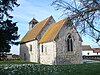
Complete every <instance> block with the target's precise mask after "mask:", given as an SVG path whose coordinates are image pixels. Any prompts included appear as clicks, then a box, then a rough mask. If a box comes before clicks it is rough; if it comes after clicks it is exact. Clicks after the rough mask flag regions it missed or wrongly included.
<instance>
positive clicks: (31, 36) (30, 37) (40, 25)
mask: <svg viewBox="0 0 100 75" xmlns="http://www.w3.org/2000/svg"><path fill="white" fill-rule="evenodd" d="M50 17H51V16H49V17H47V18H45V19H44V20H42V21H41V22H39V23H37V24H35V25H34V27H33V28H32V29H31V30H29V31H28V32H27V33H26V35H25V36H24V37H23V38H22V40H21V43H23V42H27V41H31V40H33V39H35V38H36V37H37V36H38V34H39V33H40V32H41V30H42V29H43V27H44V26H45V25H46V23H47V22H48V20H49V19H50ZM36 30H38V31H36Z"/></svg>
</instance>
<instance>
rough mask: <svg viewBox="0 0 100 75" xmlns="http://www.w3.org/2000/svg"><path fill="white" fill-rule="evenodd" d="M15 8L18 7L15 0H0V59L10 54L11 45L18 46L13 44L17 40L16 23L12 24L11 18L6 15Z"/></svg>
mask: <svg viewBox="0 0 100 75" xmlns="http://www.w3.org/2000/svg"><path fill="white" fill-rule="evenodd" d="M15 6H19V4H17V0H0V57H2V56H3V55H4V53H5V52H10V49H11V44H14V45H16V44H18V42H15V41H16V40H17V39H18V38H19V35H18V27H17V26H16V23H17V22H12V19H13V16H11V15H10V14H9V13H8V11H13V7H15Z"/></svg>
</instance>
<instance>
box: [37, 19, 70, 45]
mask: <svg viewBox="0 0 100 75" xmlns="http://www.w3.org/2000/svg"><path fill="white" fill-rule="evenodd" d="M68 19H69V18H67V19H66V18H64V19H62V20H60V21H58V22H56V23H54V24H52V25H51V26H50V27H49V28H48V29H47V31H46V32H45V34H44V35H43V37H42V38H41V39H40V41H39V42H40V43H43V42H48V41H52V40H54V39H55V38H56V36H57V34H58V33H59V31H60V29H61V28H62V26H63V25H64V24H65V23H66V22H67V21H68ZM52 33H53V35H52Z"/></svg>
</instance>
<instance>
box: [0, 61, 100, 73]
mask: <svg viewBox="0 0 100 75" xmlns="http://www.w3.org/2000/svg"><path fill="white" fill-rule="evenodd" d="M9 63H10V62H9ZM0 75H100V63H85V64H77V65H76V64H73V65H41V64H34V63H29V62H23V61H21V62H20V63H19V62H18V61H17V62H16V63H15V64H14V63H13V64H5V63H3V64H0Z"/></svg>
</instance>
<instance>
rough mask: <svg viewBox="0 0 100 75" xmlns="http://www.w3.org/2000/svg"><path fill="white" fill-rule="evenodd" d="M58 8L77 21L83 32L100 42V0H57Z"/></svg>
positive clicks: (55, 4)
mask: <svg viewBox="0 0 100 75" xmlns="http://www.w3.org/2000/svg"><path fill="white" fill-rule="evenodd" d="M52 5H54V6H55V8H56V10H63V14H62V15H67V16H69V17H70V18H71V20H73V21H74V22H75V26H76V27H77V28H79V30H80V32H81V33H85V34H87V35H89V36H91V37H92V38H94V39H95V41H96V42H97V43H98V42H99V40H100V0H55V1H54V2H53V3H52Z"/></svg>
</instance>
